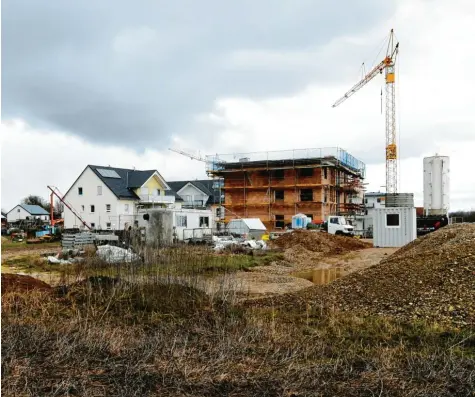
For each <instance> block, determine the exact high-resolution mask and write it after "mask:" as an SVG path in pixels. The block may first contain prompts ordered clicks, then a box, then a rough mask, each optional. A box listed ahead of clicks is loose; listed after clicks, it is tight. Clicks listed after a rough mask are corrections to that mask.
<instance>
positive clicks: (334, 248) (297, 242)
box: [270, 230, 371, 255]
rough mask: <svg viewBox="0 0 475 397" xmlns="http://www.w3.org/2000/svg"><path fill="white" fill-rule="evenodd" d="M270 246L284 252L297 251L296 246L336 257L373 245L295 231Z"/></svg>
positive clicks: (329, 235)
mask: <svg viewBox="0 0 475 397" xmlns="http://www.w3.org/2000/svg"><path fill="white" fill-rule="evenodd" d="M270 246H271V247H274V248H281V249H284V250H285V249H295V247H296V246H300V247H302V248H304V249H305V250H308V251H312V252H318V253H321V254H326V255H336V254H343V253H346V252H350V251H355V250H359V249H363V248H370V247H371V244H369V243H366V242H364V241H361V240H358V239H355V238H350V237H342V236H335V235H333V234H328V233H323V232H313V231H307V230H295V231H293V232H291V233H285V234H282V235H281V236H280V237H279V238H277V239H276V240H272V241H271V242H270Z"/></svg>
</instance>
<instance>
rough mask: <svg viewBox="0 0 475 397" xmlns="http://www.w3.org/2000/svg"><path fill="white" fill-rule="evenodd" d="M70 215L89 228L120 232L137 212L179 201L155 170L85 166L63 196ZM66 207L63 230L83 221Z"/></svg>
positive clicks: (78, 225) (167, 205) (128, 224)
mask: <svg viewBox="0 0 475 397" xmlns="http://www.w3.org/2000/svg"><path fill="white" fill-rule="evenodd" d="M64 199H65V201H66V202H67V203H68V204H69V206H70V207H71V208H73V209H74V212H75V213H76V214H78V215H79V216H80V217H81V218H82V220H83V221H84V222H86V224H88V225H89V226H90V227H91V228H93V229H99V230H100V229H102V230H106V229H109V230H122V229H124V228H127V227H128V226H133V225H134V224H135V222H136V217H137V214H138V211H139V209H144V208H167V207H174V206H177V205H178V206H179V205H180V203H181V202H182V199H181V198H180V196H178V195H177V194H176V193H175V192H174V191H173V190H172V189H171V188H170V186H169V184H168V183H167V182H166V181H165V179H164V178H163V177H162V175H160V173H159V172H158V171H157V170H135V169H127V168H116V167H109V166H107V167H106V166H100V165H88V166H87V167H86V168H85V169H84V170H83V171H82V172H81V174H80V175H79V177H78V178H77V179H76V180H75V181H74V183H73V184H72V185H71V187H70V188H69V189H68V191H67V192H66V194H65V196H64ZM74 212H73V211H71V210H70V209H69V208H68V207H67V206H65V209H64V213H63V218H64V227H65V228H68V229H69V228H81V227H82V225H83V222H82V221H81V219H78V216H76V215H75V213H74Z"/></svg>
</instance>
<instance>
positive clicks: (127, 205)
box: [124, 204, 129, 212]
mask: <svg viewBox="0 0 475 397" xmlns="http://www.w3.org/2000/svg"><path fill="white" fill-rule="evenodd" d="M124 212H129V204H124Z"/></svg>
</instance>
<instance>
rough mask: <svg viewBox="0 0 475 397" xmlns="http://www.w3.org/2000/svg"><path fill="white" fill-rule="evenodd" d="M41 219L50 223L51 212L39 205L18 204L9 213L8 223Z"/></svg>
mask: <svg viewBox="0 0 475 397" xmlns="http://www.w3.org/2000/svg"><path fill="white" fill-rule="evenodd" d="M33 219H40V220H42V221H44V222H49V212H48V211H46V210H45V209H44V208H42V207H40V206H39V205H30V204H18V205H16V206H15V207H13V208H12V209H11V210H10V211H8V212H7V221H8V223H13V222H18V221H23V220H33Z"/></svg>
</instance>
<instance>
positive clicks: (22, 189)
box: [1, 0, 475, 210]
mask: <svg viewBox="0 0 475 397" xmlns="http://www.w3.org/2000/svg"><path fill="white" fill-rule="evenodd" d="M2 3H3V4H2V134H1V145H2V148H1V150H2V169H1V176H2V183H1V206H2V208H5V209H7V210H8V209H10V208H11V207H13V206H14V205H15V204H16V203H17V202H18V201H19V200H21V199H22V198H23V197H25V196H27V195H28V194H38V195H42V196H44V197H47V194H48V191H47V188H46V186H47V185H48V184H51V185H55V186H58V187H59V188H60V190H62V191H66V190H67V189H68V188H69V186H70V184H72V183H73V181H74V180H75V178H76V177H77V176H78V174H79V173H80V172H81V171H82V169H83V168H84V167H85V166H86V165H87V164H102V165H111V166H117V167H124V168H126V167H130V168H132V167H136V168H138V169H140V168H142V169H150V168H156V169H158V170H159V171H160V173H161V174H162V175H163V176H164V177H165V178H166V179H169V180H174V179H191V178H204V177H205V167H204V164H203V163H200V162H196V161H192V160H190V159H188V158H186V157H183V156H180V155H178V154H175V153H171V152H169V151H168V150H167V149H168V147H170V146H174V147H178V148H182V149H190V148H191V149H192V150H195V151H196V152H197V151H200V153H202V154H211V153H229V152H231V153H235V152H245V151H259V150H281V149H293V148H309V147H311V148H316V147H326V146H339V147H342V148H344V149H346V150H348V151H349V152H350V153H352V154H354V155H355V156H356V157H358V158H359V159H361V160H362V161H364V162H365V163H366V164H367V182H368V184H369V185H368V190H372V191H374V190H379V189H380V186H382V185H384V183H385V172H384V144H385V143H384V115H381V112H380V90H381V87H382V86H383V78H382V77H380V76H378V77H377V78H375V79H374V81H372V82H371V83H370V84H368V85H367V86H366V87H364V89H362V90H361V91H360V92H358V93H357V94H356V95H355V96H354V97H353V98H351V99H350V100H348V101H347V102H345V103H344V104H342V105H341V106H340V107H338V108H336V109H333V108H331V105H332V103H333V102H334V101H335V100H336V99H338V98H339V97H340V96H341V95H342V94H343V93H344V92H345V91H346V90H347V89H348V88H350V87H351V86H352V85H353V84H354V83H355V82H356V81H357V80H358V78H359V77H360V73H361V71H360V65H361V62H363V61H365V62H366V64H367V65H370V64H372V63H374V61H375V60H376V59H377V57H376V55H377V53H378V51H379V46H380V45H381V42H382V40H383V39H384V37H385V36H386V35H387V34H388V32H389V29H390V28H394V30H395V32H396V36H397V38H398V40H399V42H400V54H399V58H398V72H397V77H398V81H397V82H398V91H397V95H398V99H397V112H398V116H397V121H398V133H399V139H400V157H401V161H400V173H399V176H400V185H399V186H400V187H399V191H401V192H414V193H415V195H416V203H417V204H419V205H421V204H422V201H421V199H422V159H423V157H424V156H427V155H433V154H435V153H439V154H443V155H448V156H450V161H451V204H452V205H451V207H452V209H453V210H455V209H469V208H475V177H474V176H473V174H470V172H469V170H470V168H471V162H472V161H473V160H472V157H473V155H474V153H475V116H474V110H473V109H474V107H475V90H474V89H473V87H475V77H474V76H475V74H474V73H473V65H474V64H475V52H474V51H473V37H475V3H474V2H473V1H471V0H452V1H447V0H399V1H387V2H381V1H377V0H362V1H360V2H353V1H350V0H347V1H341V2H338V4H337V3H336V2H325V1H321V0H298V1H297V0H294V1H291V2H290V1H285V0H278V1H270V0H261V1H259V2H256V1H250V0H249V1H242V2H223V1H219V0H205V1H201V2H194V1H190V0H182V1H178V2H173V3H170V2H159V1H157V2H148V1H145V0H143V1H138V2H125V1H112V0H104V1H103V2H92V1H84V0H74V1H71V2H67V5H65V4H66V3H64V2H63V1H62V0H48V1H46V0H43V1H40V0H4V1H3V2H2ZM132 3H133V6H132ZM380 57H381V55H380Z"/></svg>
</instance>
